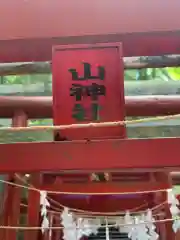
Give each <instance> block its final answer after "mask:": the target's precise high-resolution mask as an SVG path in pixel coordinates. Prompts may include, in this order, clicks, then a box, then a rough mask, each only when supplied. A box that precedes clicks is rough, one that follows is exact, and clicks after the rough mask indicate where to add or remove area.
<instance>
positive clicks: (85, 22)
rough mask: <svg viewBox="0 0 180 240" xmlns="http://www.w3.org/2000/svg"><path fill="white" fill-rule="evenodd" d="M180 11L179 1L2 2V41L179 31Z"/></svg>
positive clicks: (47, 0) (16, 0) (0, 4)
mask: <svg viewBox="0 0 180 240" xmlns="http://www.w3.org/2000/svg"><path fill="white" fill-rule="evenodd" d="M137 6H138V8H137ZM179 8H180V2H179V1H178V0H174V1H173V4H171V2H170V1H168V0H159V1H158V2H156V3H154V2H151V1H149V2H144V1H143V0H135V1H133V2H132V1H131V0H126V1H119V0H113V1H112V0H100V1H98V2H96V1H90V0H89V1H86V2H84V1H83V0H76V2H75V1H73V0H66V1H57V0H51V1H49V0H44V1H43V3H42V2H40V1H36V0H31V1H24V0H14V1H12V0H7V1H2V2H1V3H0V15H1V21H2V22H1V24H0V29H1V31H0V39H1V40H10V39H26V38H43V37H50V38H52V37H67V36H79V35H97V34H110V33H132V32H136V33H137V32H152V31H154V32H155V31H173V30H179V29H180V23H179V22H178V21H177V16H178V14H179ZM159 9H163V12H161V13H160V12H159ZM127 13H128V14H127ZM167 16H169V18H167ZM22 19H23V21H22ZM125 22H126V24H124V23H125ZM42 26H44V27H42Z"/></svg>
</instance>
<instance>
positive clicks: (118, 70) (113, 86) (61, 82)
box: [52, 43, 125, 139]
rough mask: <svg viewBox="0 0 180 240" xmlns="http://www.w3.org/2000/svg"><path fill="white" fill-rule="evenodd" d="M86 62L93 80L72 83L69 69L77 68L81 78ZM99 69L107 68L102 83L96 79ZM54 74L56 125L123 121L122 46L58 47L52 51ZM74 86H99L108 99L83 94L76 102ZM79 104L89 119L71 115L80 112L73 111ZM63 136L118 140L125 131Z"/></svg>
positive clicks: (68, 132) (77, 131)
mask: <svg viewBox="0 0 180 240" xmlns="http://www.w3.org/2000/svg"><path fill="white" fill-rule="evenodd" d="M62 59H63V62H62ZM83 63H89V64H90V65H91V67H92V68H91V75H92V76H94V77H93V79H90V76H89V77H88V79H85V80H84V81H80V80H73V77H72V74H71V72H70V71H69V69H76V71H77V73H78V75H79V76H84V65H83ZM98 67H101V68H102V67H103V68H104V71H105V73H104V75H105V76H104V79H103V80H101V79H100V78H98V79H95V77H96V76H97V75H98V74H99V72H98ZM52 75H53V109H54V124H55V125H64V124H74V123H79V122H80V123H87V122H94V121H97V122H102V121H103V122H106V121H123V120H124V115H125V111H124V103H125V102H124V84H123V81H124V69H123V59H122V46H121V44H119V43H117V44H112V45H111V44H94V45H75V46H64V47H59V46H57V47H55V48H54V49H53V61H52ZM75 84H76V85H77V84H78V85H79V84H80V85H81V86H82V87H83V88H84V87H86V88H87V87H88V88H92V86H93V84H96V85H97V86H98V87H102V88H105V96H102V95H101V96H98V98H97V99H93V97H91V96H87V95H84V96H83V97H82V99H80V100H79V99H76V95H75V96H70V94H71V90H70V89H71V88H75V87H73V86H74V85H75ZM103 90H104V89H103ZM90 91H91V90H90ZM90 93H91V92H90ZM93 104H96V105H99V107H100V110H98V114H97V115H98V119H97V120H95V119H94V118H93V113H92V106H93ZM76 105H78V106H79V105H80V106H81V107H82V108H83V110H84V111H83V113H84V114H85V116H84V117H85V118H86V120H79V121H78V120H77V119H76V118H74V117H73V116H72V115H73V114H78V113H79V112H78V111H77V110H76V111H75V112H74V111H73V109H74V107H75V106H76ZM117 109H119V111H117ZM80 112H82V111H80ZM60 134H61V136H63V137H66V138H67V139H84V138H102V137H103V138H107V137H119V136H120V135H121V136H125V128H124V127H123V126H121V127H119V128H112V127H105V128H101V129H98V130H97V129H92V128H91V129H82V130H81V129H73V130H72V129H71V130H62V131H61V132H60Z"/></svg>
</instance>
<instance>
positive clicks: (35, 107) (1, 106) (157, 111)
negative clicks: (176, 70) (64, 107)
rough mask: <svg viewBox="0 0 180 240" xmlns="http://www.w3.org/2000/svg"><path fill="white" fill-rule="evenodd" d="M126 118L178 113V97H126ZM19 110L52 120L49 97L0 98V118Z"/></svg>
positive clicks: (31, 116)
mask: <svg viewBox="0 0 180 240" xmlns="http://www.w3.org/2000/svg"><path fill="white" fill-rule="evenodd" d="M125 102H126V115H127V116H157V115H170V114H179V113H180V96H178V95H174V96H132V97H131V96H126V97H125ZM19 109H21V110H23V111H25V112H26V114H27V115H28V117H29V118H52V115H53V114H52V98H51V97H2V96H1V97H0V118H12V117H13V115H14V112H15V111H16V110H17V111H19Z"/></svg>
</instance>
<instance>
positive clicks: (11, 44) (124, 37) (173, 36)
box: [0, 21, 180, 63]
mask: <svg viewBox="0 0 180 240" xmlns="http://www.w3.org/2000/svg"><path fill="white" fill-rule="evenodd" d="M177 22H178V21H177ZM94 42H96V43H104V42H122V44H123V55H124V57H130V56H159V55H165V54H180V33H179V32H178V31H169V32H150V33H148V32H147V33H131V34H112V35H107V34H106V35H96V36H95V35H93V36H84V35H82V36H78V37H67V38H58V37H57V38H55V39H54V38H40V39H21V40H8V41H1V44H0V63H2V62H31V61H49V60H51V59H52V46H53V45H60V44H77V43H78V44H91V43H94ZM134 46H141V48H138V47H134Z"/></svg>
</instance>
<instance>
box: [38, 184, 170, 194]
mask: <svg viewBox="0 0 180 240" xmlns="http://www.w3.org/2000/svg"><path fill="white" fill-rule="evenodd" d="M169 187H170V186H169V184H167V183H166V182H165V183H163V182H160V183H156V182H151V181H146V182H132V181H131V182H126V183H120V182H106V183H104V182H103V183H102V182H100V183H98V182H96V183H94V182H89V183H75V184H73V183H61V184H53V185H52V184H49V185H47V184H44V185H40V186H38V189H42V190H47V191H54V192H64V193H74V194H77V193H81V194H84V195H85V194H89V195H91V194H92V193H96V194H98V193H101V194H104V195H107V193H109V194H118V193H122V192H123V193H124V194H125V193H129V192H132V193H133V192H145V191H147V192H148V191H157V190H159V189H168V188H169Z"/></svg>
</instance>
